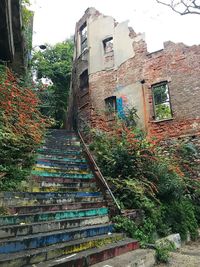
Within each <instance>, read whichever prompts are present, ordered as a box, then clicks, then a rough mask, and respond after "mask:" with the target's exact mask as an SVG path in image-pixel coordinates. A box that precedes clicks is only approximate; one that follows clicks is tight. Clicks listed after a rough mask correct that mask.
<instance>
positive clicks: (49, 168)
mask: <svg viewBox="0 0 200 267" xmlns="http://www.w3.org/2000/svg"><path fill="white" fill-rule="evenodd" d="M33 170H36V171H44V172H51V173H52V172H53V173H54V172H64V173H82V174H88V173H90V171H89V170H88V168H87V166H86V168H81V167H77V168H70V167H66V166H58V167H57V166H55V167H53V166H49V165H39V164H38V163H36V164H35V166H34V168H33Z"/></svg>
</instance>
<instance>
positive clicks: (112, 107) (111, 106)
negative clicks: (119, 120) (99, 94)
mask: <svg viewBox="0 0 200 267" xmlns="http://www.w3.org/2000/svg"><path fill="white" fill-rule="evenodd" d="M105 106H106V113H107V114H113V113H115V112H116V110H117V103H116V96H111V97H108V98H106V99H105Z"/></svg>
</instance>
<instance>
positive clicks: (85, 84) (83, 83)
mask: <svg viewBox="0 0 200 267" xmlns="http://www.w3.org/2000/svg"><path fill="white" fill-rule="evenodd" d="M88 88H89V79H88V70H85V71H84V72H82V73H81V75H80V90H82V91H83V90H85V89H88Z"/></svg>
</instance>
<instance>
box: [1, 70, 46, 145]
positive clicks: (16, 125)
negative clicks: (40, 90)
mask: <svg viewBox="0 0 200 267" xmlns="http://www.w3.org/2000/svg"><path fill="white" fill-rule="evenodd" d="M3 76H4V77H0V110H1V111H2V114H3V118H4V120H3V123H4V124H5V125H6V126H8V125H9V127H10V128H11V129H10V130H11V131H12V132H13V133H15V134H17V135H23V136H29V137H31V139H33V140H34V141H35V142H36V143H38V142H40V140H41V137H42V131H43V128H44V127H45V126H46V122H45V119H44V118H43V117H42V115H41V114H40V112H39V111H38V109H37V106H38V102H39V101H38V98H37V96H36V95H35V94H34V93H33V92H32V90H31V89H29V88H23V87H21V86H20V85H19V84H18V82H17V80H16V78H15V76H14V75H13V73H12V72H11V71H10V70H9V69H6V77H5V75H3Z"/></svg>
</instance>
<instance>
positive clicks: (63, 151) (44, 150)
mask: <svg viewBox="0 0 200 267" xmlns="http://www.w3.org/2000/svg"><path fill="white" fill-rule="evenodd" d="M37 152H38V153H40V154H45V155H60V156H66V155H80V154H81V153H82V150H81V149H80V147H78V148H77V147H76V148H73V147H71V149H69V148H68V149H67V150H66V149H50V148H49V149H48V148H39V149H38V150H37Z"/></svg>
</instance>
